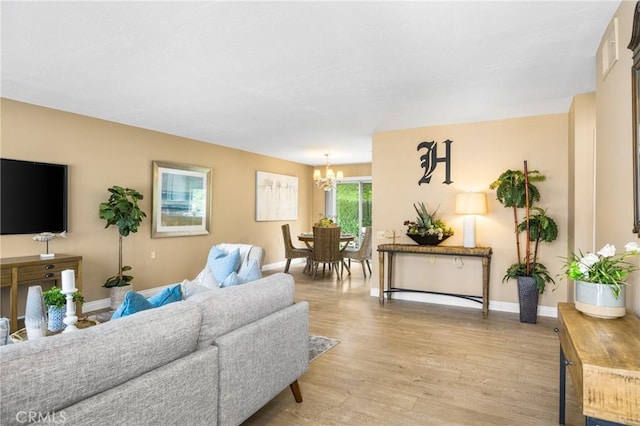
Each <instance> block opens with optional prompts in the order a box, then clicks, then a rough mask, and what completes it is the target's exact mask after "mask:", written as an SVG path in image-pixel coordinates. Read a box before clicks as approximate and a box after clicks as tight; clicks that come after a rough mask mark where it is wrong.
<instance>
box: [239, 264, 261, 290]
mask: <svg viewBox="0 0 640 426" xmlns="http://www.w3.org/2000/svg"><path fill="white" fill-rule="evenodd" d="M260 278H262V271H261V270H260V267H259V266H258V262H257V261H256V260H255V259H254V260H251V261H250V262H249V265H248V266H247V267H244V268H240V272H238V281H240V283H241V284H244V283H248V282H250V281H255V280H259V279H260Z"/></svg>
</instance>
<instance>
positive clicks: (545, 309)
mask: <svg viewBox="0 0 640 426" xmlns="http://www.w3.org/2000/svg"><path fill="white" fill-rule="evenodd" d="M304 262H305V260H304V259H302V258H300V259H292V261H291V264H292V265H293V264H297V263H304ZM286 264H287V262H286V261H282V262H275V263H269V264H267V265H264V266H263V267H262V270H263V271H272V270H276V269H280V270H284V267H285V265H286ZM171 285H174V284H167V285H165V286H161V287H156V288H150V289H147V290H141V291H140V292H139V293H141V294H142V295H143V296H144V297H151V296H153V295H154V294H156V293H157V292H159V291H160V290H162V289H164V288H166V287H169V286H171ZM378 294H379V291H378V289H377V288H372V289H371V291H370V295H371V297H376V298H377V297H378ZM393 298H394V299H398V300H408V301H412V302H422V303H435V304H438V305H448V306H460V307H466V308H475V309H478V310H481V309H482V305H481V304H480V303H476V302H473V301H471V300H466V299H460V298H458V297H451V296H443V295H440V294H429V293H411V292H406V293H394V294H393ZM110 305H111V301H110V300H109V298H106V299H100V300H94V301H92V302H86V303H85V304H84V305H82V312H83V313H86V312H94V311H98V310H100V309H107V308H109V306H110ZM489 311H498V312H511V313H516V314H517V313H519V312H520V307H519V305H518V304H517V303H511V302H501V301H498V300H489ZM538 315H539V316H542V317H551V318H557V317H558V308H557V307H554V306H542V305H539V306H538Z"/></svg>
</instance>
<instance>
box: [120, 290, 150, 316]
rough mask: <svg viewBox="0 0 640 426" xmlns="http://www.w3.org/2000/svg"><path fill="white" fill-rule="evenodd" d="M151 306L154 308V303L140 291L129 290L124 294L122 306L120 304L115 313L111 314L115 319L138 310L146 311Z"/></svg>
mask: <svg viewBox="0 0 640 426" xmlns="http://www.w3.org/2000/svg"><path fill="white" fill-rule="evenodd" d="M151 308H153V305H152V304H151V302H149V301H148V300H147V298H146V297H144V296H143V295H141V294H140V293H136V292H135V291H128V292H127V294H125V295H124V300H123V301H122V303H121V304H120V306H118V309H116V311H115V312H114V313H113V315H111V319H112V320H115V319H118V318H122V317H126V316H128V315H131V314H135V313H136V312H140V311H145V310H147V309H151Z"/></svg>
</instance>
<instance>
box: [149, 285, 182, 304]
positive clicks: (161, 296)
mask: <svg viewBox="0 0 640 426" xmlns="http://www.w3.org/2000/svg"><path fill="white" fill-rule="evenodd" d="M147 300H148V301H149V303H151V306H153V307H154V308H157V307H158V306H163V305H166V304H169V303H172V302H179V301H180V300H182V291H181V289H180V284H178V285H174V286H172V287H167V288H165V289H164V290H162V291H160V292H159V293H157V294H154V295H153V296H151V297H150V298H148V299H147Z"/></svg>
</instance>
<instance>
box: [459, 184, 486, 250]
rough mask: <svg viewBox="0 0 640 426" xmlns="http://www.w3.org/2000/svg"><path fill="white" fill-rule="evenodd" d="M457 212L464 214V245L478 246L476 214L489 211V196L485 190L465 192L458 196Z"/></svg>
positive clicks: (468, 246) (469, 246)
mask: <svg viewBox="0 0 640 426" xmlns="http://www.w3.org/2000/svg"><path fill="white" fill-rule="evenodd" d="M456 213H457V214H463V215H465V216H464V220H463V237H462V238H463V244H462V245H463V246H464V247H467V248H473V247H475V246H476V217H475V216H474V215H476V214H486V213H487V197H486V195H485V194H484V192H464V193H462V194H458V195H457V196H456Z"/></svg>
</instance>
